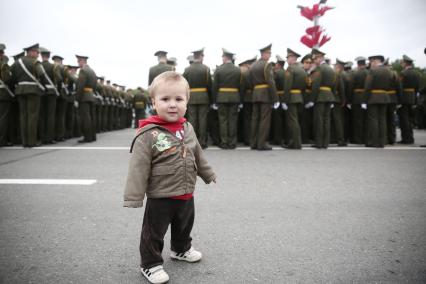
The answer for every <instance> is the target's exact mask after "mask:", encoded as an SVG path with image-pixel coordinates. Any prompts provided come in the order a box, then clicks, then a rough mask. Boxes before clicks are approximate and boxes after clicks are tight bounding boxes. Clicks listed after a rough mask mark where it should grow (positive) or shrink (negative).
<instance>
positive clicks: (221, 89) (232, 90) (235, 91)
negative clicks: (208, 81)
mask: <svg viewBox="0 0 426 284" xmlns="http://www.w3.org/2000/svg"><path fill="white" fill-rule="evenodd" d="M219 92H230V93H237V92H238V89H237V88H219Z"/></svg>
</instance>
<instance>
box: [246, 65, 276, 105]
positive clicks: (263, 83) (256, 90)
mask: <svg viewBox="0 0 426 284" xmlns="http://www.w3.org/2000/svg"><path fill="white" fill-rule="evenodd" d="M250 83H251V85H252V86H253V102H261V103H275V102H278V101H279V99H278V95H277V89H276V86H275V80H274V74H273V70H272V66H271V64H269V63H268V62H267V61H265V60H263V59H259V60H257V61H256V62H255V63H253V64H252V65H251V67H250Z"/></svg>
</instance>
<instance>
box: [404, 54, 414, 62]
mask: <svg viewBox="0 0 426 284" xmlns="http://www.w3.org/2000/svg"><path fill="white" fill-rule="evenodd" d="M402 60H404V61H405V62H413V61H414V60H413V59H411V58H410V57H408V56H407V55H405V54H404V55H403V56H402Z"/></svg>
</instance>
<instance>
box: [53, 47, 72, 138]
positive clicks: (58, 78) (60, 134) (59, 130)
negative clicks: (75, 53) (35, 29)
mask: <svg viewBox="0 0 426 284" xmlns="http://www.w3.org/2000/svg"><path fill="white" fill-rule="evenodd" d="M52 60H53V61H54V63H53V79H52V80H53V82H54V84H55V86H56V88H57V90H58V91H59V94H60V95H59V96H58V97H57V99H56V121H55V140H56V141H64V140H65V117H66V107H67V103H68V102H67V96H68V95H69V94H68V89H67V88H66V86H65V84H64V80H65V77H66V76H67V75H66V70H65V67H64V66H63V65H62V60H63V58H62V57H61V56H59V55H54V56H52Z"/></svg>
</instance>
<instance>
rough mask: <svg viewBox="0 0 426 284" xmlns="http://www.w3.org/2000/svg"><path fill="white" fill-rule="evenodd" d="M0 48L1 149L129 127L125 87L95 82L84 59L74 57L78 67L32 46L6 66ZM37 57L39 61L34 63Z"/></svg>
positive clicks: (130, 104)
mask: <svg viewBox="0 0 426 284" xmlns="http://www.w3.org/2000/svg"><path fill="white" fill-rule="evenodd" d="M5 49H6V46H5V45H4V44H0V59H1V60H0V62H1V66H0V70H1V72H0V73H1V74H0V146H8V145H13V144H22V145H23V146H24V147H35V146H39V145H42V144H53V143H56V141H64V140H66V139H69V138H73V137H80V136H83V139H81V140H79V141H78V142H80V143H83V142H93V141H96V133H100V132H104V131H110V130H116V129H122V128H126V127H130V126H131V124H132V115H133V99H134V95H133V93H130V92H125V91H124V90H125V87H124V86H119V85H117V84H113V85H111V82H110V81H109V80H108V81H106V83H104V82H105V78H103V77H97V76H96V73H95V72H94V71H93V69H92V68H91V67H90V66H89V65H88V64H87V61H88V57H87V56H81V55H76V57H77V62H78V66H73V65H63V58H62V57H61V56H59V55H54V56H52V60H53V62H50V53H51V52H50V51H49V50H47V49H46V48H42V47H39V45H38V44H34V45H32V46H29V47H27V48H24V52H22V53H20V54H17V55H15V56H13V58H14V63H13V64H12V65H11V66H9V65H8V60H9V59H8V57H7V56H6V55H5ZM40 55H41V59H42V61H41V62H40V61H39V60H38V58H39V56H40Z"/></svg>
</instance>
